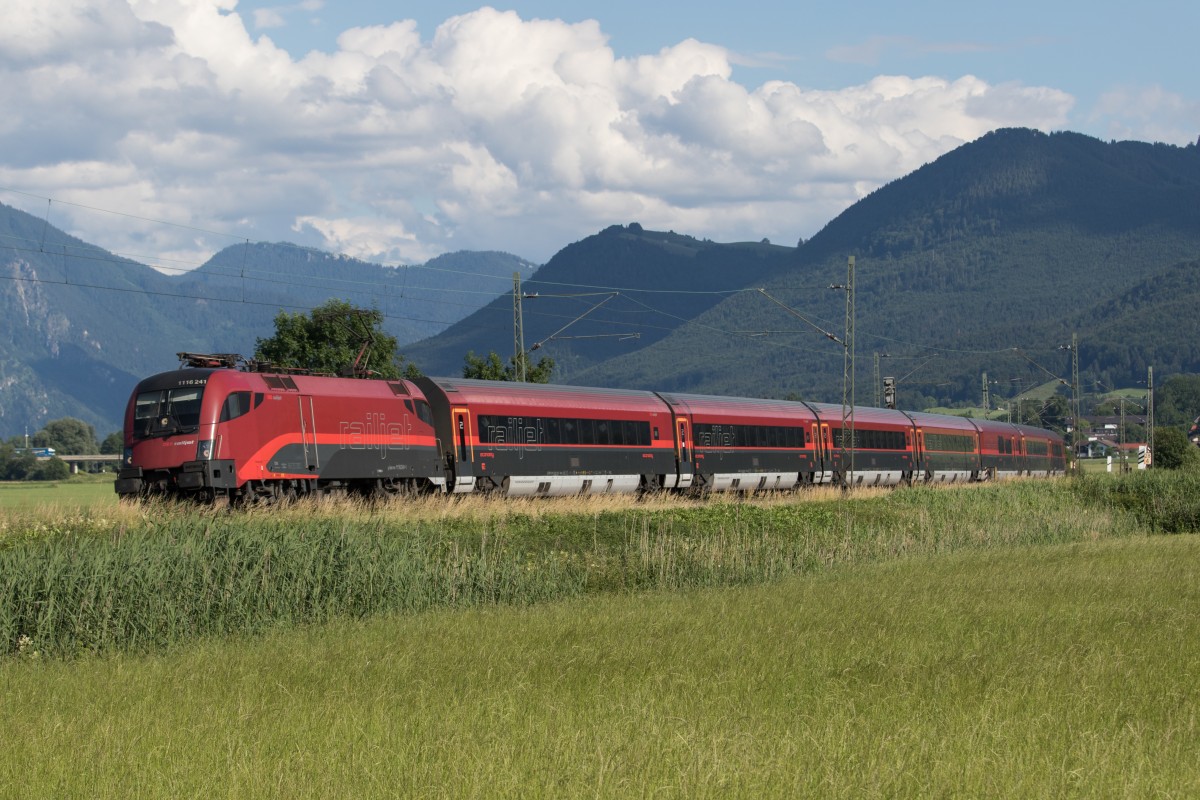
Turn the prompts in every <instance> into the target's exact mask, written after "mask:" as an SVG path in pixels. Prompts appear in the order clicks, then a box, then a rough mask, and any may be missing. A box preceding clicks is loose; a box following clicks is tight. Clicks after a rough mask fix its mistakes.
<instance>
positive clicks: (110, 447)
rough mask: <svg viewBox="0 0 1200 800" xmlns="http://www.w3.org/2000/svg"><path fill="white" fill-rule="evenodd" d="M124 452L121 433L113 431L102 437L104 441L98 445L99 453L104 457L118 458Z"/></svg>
mask: <svg viewBox="0 0 1200 800" xmlns="http://www.w3.org/2000/svg"><path fill="white" fill-rule="evenodd" d="M124 451H125V434H124V433H122V432H121V431H113V432H112V433H110V434H109V435H108V436H105V437H104V441H103V442H101V443H100V452H101V453H102V454H103V455H106V456H119V455H121V453H123V452H124Z"/></svg>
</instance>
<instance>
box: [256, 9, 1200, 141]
mask: <svg viewBox="0 0 1200 800" xmlns="http://www.w3.org/2000/svg"><path fill="white" fill-rule="evenodd" d="M718 6H720V7H718ZM495 7H496V8H499V9H513V10H515V11H516V12H517V13H519V14H520V15H521V16H522V17H523V18H526V19H533V18H544V19H562V20H564V21H566V22H580V21H583V20H590V19H594V20H597V21H598V22H599V23H600V26H601V28H602V29H603V31H604V33H605V34H606V35H607V36H608V41H609V45H610V46H611V47H612V49H613V50H614V52H615V53H616V54H617V55H618V56H619V57H635V56H638V55H642V54H647V53H655V52H657V51H658V50H660V49H661V48H663V47H668V46H671V45H674V44H677V43H679V42H680V41H682V40H684V39H687V38H693V39H697V40H700V41H703V42H711V43H714V44H718V45H721V46H722V47H726V48H728V49H729V50H731V51H733V52H734V53H736V54H737V55H738V56H740V58H741V61H740V63H738V64H737V66H736V67H735V70H734V74H733V77H734V79H735V80H738V81H739V82H741V83H744V84H747V85H755V84H761V83H763V82H765V81H768V80H786V81H791V82H793V83H796V84H799V85H802V86H807V87H812V88H816V89H831V90H832V89H839V88H842V87H845V86H851V85H855V84H861V83H865V82H867V81H869V80H870V79H871V78H873V77H875V76H876V75H880V74H887V75H909V76H914V77H915V76H920V75H937V76H941V77H944V78H949V79H953V78H957V77H961V76H962V75H968V74H970V75H975V76H977V77H979V78H982V79H984V80H986V81H988V82H989V83H992V84H1000V83H1011V82H1015V83H1021V84H1025V85H1029V86H1042V85H1044V86H1051V87H1054V88H1058V89H1062V90H1064V91H1067V92H1069V93H1070V94H1072V95H1073V96H1074V97H1075V98H1076V101H1077V102H1076V105H1075V108H1074V109H1073V112H1072V115H1071V120H1070V123H1069V125H1068V126H1067V127H1068V128H1069V129H1071V130H1076V131H1079V132H1082V133H1089V134H1092V135H1095V136H1099V137H1101V138H1136V139H1153V138H1154V137H1153V136H1152V135H1147V131H1150V130H1157V132H1158V133H1159V135H1160V136H1162V137H1163V140H1164V141H1169V142H1171V143H1174V144H1186V143H1188V142H1194V141H1196V139H1197V138H1200V109H1198V108H1197V106H1198V105H1200V77H1198V74H1200V62H1198V61H1197V57H1196V35H1197V32H1200V3H1195V2H1151V3H1145V4H1140V5H1139V4H1130V3H1127V2H1122V3H1117V2H1109V1H1107V0H1101V1H1099V2H1055V1H1054V0H1049V2H1029V1H1028V0H1015V1H1014V2H1008V3H1004V4H977V3H963V2H918V3H894V2H882V3H881V2H865V3H864V2H859V3H822V4H810V3H796V2H775V1H774V0H772V1H771V2H754V1H753V0H751V1H749V2H740V3H736V4H704V3H700V4H694V3H679V2H661V3H646V2H631V1H630V0H606V2H575V3H563V2H544V1H543V2H517V3H504V4H498V5H496V6H495ZM477 8H479V4H478V3H458V2H452V3H434V2H405V3H378V2H370V0H342V1H341V2H337V3H330V4H328V5H327V6H326V7H315V8H311V9H309V8H305V7H304V6H303V4H301V3H295V4H285V3H278V2H273V1H272V0H266V1H265V2H264V1H262V0H254V1H253V2H246V1H245V0H243V1H242V2H240V3H239V4H238V9H239V10H241V11H243V12H245V13H247V15H248V16H249V17H251V24H252V25H254V21H253V14H254V13H255V12H263V11H266V12H269V13H271V14H273V15H276V16H278V18H279V21H280V22H282V23H283V24H281V25H278V26H276V25H265V26H261V27H260V26H257V25H255V26H254V30H255V31H257V32H258V33H260V34H265V35H267V36H269V37H271V39H272V40H274V41H275V42H276V44H278V45H280V46H281V47H284V48H286V49H287V50H288V51H289V52H291V53H292V54H293V55H296V56H300V55H303V54H304V53H306V52H308V51H309V50H314V49H320V50H331V49H333V48H335V47H336V39H337V36H338V34H340V33H341V31H342V30H344V29H345V28H347V27H351V26H366V25H384V24H387V23H389V22H392V21H394V20H395V19H399V18H410V19H413V20H415V21H416V22H417V24H418V30H419V31H420V32H421V33H422V35H423V36H425V37H428V36H431V35H432V34H433V32H434V31H435V30H436V29H437V26H438V25H440V24H441V23H442V22H443V21H445V20H446V19H447V18H449V17H451V16H455V15H458V14H465V13H469V12H470V11H473V10H475V9H477ZM1156 90H1161V91H1162V92H1163V93H1165V94H1167V95H1175V96H1178V97H1179V98H1180V99H1182V100H1183V101H1184V102H1185V103H1187V102H1190V104H1191V115H1190V117H1185V118H1183V119H1180V120H1178V122H1177V123H1176V122H1173V121H1171V119H1169V112H1167V111H1163V112H1160V113H1161V114H1162V117H1161V118H1160V119H1161V122H1159V123H1157V125H1156V124H1155V123H1153V122H1152V121H1149V120H1148V122H1149V124H1148V125H1146V126H1145V127H1140V128H1139V127H1138V126H1137V124H1136V120H1135V119H1130V118H1125V119H1121V118H1120V116H1119V115H1116V114H1113V113H1112V112H1111V111H1106V110H1103V108H1104V107H1103V106H1101V100H1102V98H1103V97H1104V96H1105V95H1107V94H1110V93H1116V92H1120V93H1125V92H1138V91H1152V92H1153V91H1156ZM1131 116H1132V115H1131ZM1187 123H1190V124H1191V127H1192V128H1195V130H1191V129H1187V128H1186V124H1187Z"/></svg>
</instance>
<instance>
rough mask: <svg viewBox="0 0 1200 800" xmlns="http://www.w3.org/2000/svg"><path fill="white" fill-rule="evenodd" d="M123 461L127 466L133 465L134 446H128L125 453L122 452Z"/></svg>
mask: <svg viewBox="0 0 1200 800" xmlns="http://www.w3.org/2000/svg"><path fill="white" fill-rule="evenodd" d="M121 463H122V464H124V465H125V466H127V467H132V466H133V448H132V447H126V448H125V451H124V452H123V453H121Z"/></svg>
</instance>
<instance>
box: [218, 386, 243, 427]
mask: <svg viewBox="0 0 1200 800" xmlns="http://www.w3.org/2000/svg"><path fill="white" fill-rule="evenodd" d="M249 411H250V392H231V393H230V395H229V397H226V398H225V404H224V405H222V406H221V422H229V420H231V419H237V418H238V417H240V416H242V415H243V414H246V413H249Z"/></svg>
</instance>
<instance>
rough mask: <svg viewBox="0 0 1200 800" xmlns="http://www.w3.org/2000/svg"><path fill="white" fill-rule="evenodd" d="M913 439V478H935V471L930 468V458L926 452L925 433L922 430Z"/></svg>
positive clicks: (918, 430) (917, 430)
mask: <svg viewBox="0 0 1200 800" xmlns="http://www.w3.org/2000/svg"><path fill="white" fill-rule="evenodd" d="M912 437H913V476H914V478H915V477H916V476H921V477H922V478H924V479H931V478H932V477H933V470H932V469H931V468H930V466H929V456H928V455H927V454H926V452H925V431H923V430H921V429H920V428H917V429H916V432H915V433H914V434H912Z"/></svg>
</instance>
